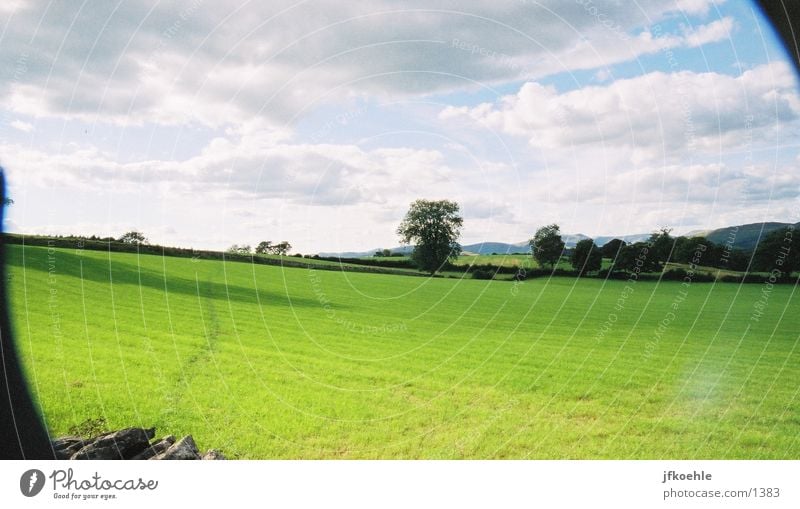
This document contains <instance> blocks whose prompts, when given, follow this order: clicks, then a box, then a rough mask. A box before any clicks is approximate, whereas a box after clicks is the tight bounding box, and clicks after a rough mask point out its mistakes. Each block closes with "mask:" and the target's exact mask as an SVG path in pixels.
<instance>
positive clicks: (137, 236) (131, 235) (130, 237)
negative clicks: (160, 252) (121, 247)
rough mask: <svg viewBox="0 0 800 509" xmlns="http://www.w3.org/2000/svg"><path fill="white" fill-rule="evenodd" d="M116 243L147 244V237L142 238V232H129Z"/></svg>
mask: <svg viewBox="0 0 800 509" xmlns="http://www.w3.org/2000/svg"><path fill="white" fill-rule="evenodd" d="M117 242H122V243H123V244H147V243H148V241H147V237H145V236H144V234H143V233H142V232H139V231H136V230H131V231H129V232H128V233H126V234H124V235H123V236H122V237H120V238H119V239H117Z"/></svg>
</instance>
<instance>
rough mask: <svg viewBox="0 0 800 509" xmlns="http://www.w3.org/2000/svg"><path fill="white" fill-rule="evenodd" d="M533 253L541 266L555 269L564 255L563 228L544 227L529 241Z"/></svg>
mask: <svg viewBox="0 0 800 509" xmlns="http://www.w3.org/2000/svg"><path fill="white" fill-rule="evenodd" d="M528 244H530V246H531V252H532V254H533V257H534V258H535V259H536V261H538V262H539V264H540V265H542V266H544V265H549V266H550V267H555V265H556V264H557V263H558V261H559V260H560V259H561V255H562V254H563V253H564V241H563V240H562V239H561V228H559V226H558V225H557V224H550V225H547V226H542V227H541V228H539V229H538V230H536V234H535V235H534V236H533V238H532V239H531V240H529V241H528Z"/></svg>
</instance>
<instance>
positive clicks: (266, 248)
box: [256, 240, 274, 254]
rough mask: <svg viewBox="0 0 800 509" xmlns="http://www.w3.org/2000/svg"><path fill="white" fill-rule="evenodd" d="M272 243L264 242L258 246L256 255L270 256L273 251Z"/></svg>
mask: <svg viewBox="0 0 800 509" xmlns="http://www.w3.org/2000/svg"><path fill="white" fill-rule="evenodd" d="M273 247H274V246H273V245H272V241H269V240H264V241H261V242H259V243H258V245H257V246H256V254H270V253H272V250H273Z"/></svg>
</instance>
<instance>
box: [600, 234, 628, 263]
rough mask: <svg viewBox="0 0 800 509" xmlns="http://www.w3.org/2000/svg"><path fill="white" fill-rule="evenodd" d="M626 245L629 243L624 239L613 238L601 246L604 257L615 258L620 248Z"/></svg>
mask: <svg viewBox="0 0 800 509" xmlns="http://www.w3.org/2000/svg"><path fill="white" fill-rule="evenodd" d="M626 245H627V244H626V243H625V241H624V240H622V239H611V240H609V241H608V242H606V243H605V244H603V247H601V248H600V251H601V252H602V253H603V258H611V260H615V259H616V258H617V255H618V254H619V252H620V250H621V249H622V248H623V247H625V246H626Z"/></svg>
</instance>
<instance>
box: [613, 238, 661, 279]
mask: <svg viewBox="0 0 800 509" xmlns="http://www.w3.org/2000/svg"><path fill="white" fill-rule="evenodd" d="M659 268H660V266H659V264H658V262H657V261H656V258H655V255H653V251H652V246H650V245H649V244H648V243H647V242H636V243H635V244H628V245H627V246H625V247H623V248H622V249H621V250H620V252H619V255H618V256H617V261H616V263H614V269H615V270H625V271H628V272H636V273H639V272H657V271H658V270H659Z"/></svg>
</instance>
